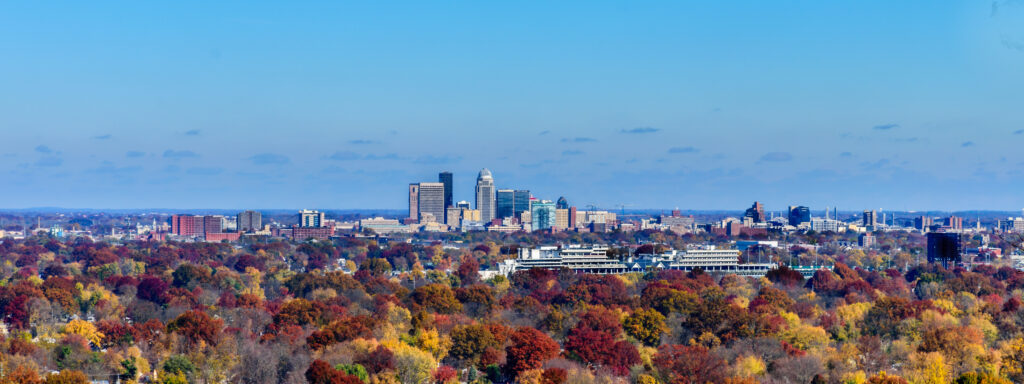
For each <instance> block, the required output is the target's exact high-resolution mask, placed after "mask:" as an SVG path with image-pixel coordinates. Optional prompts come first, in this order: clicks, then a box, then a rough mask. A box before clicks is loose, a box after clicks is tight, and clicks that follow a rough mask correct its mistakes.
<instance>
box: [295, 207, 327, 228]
mask: <svg viewBox="0 0 1024 384" xmlns="http://www.w3.org/2000/svg"><path fill="white" fill-rule="evenodd" d="M299 226H300V227H305V228H320V227H325V226H327V221H326V220H325V219H324V213H323V212H320V211H311V210H308V209H303V210H301V211H299Z"/></svg>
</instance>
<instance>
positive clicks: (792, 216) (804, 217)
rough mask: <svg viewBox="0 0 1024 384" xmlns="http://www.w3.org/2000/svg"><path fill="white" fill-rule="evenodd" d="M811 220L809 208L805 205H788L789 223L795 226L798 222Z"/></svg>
mask: <svg viewBox="0 0 1024 384" xmlns="http://www.w3.org/2000/svg"><path fill="white" fill-rule="evenodd" d="M809 222H811V209H810V208H807V207H805V206H802V205H801V206H795V207H794V206H790V207H789V225H792V226H794V227H797V226H799V225H800V223H809Z"/></svg>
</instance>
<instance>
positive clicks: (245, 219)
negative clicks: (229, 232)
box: [235, 211, 263, 232]
mask: <svg viewBox="0 0 1024 384" xmlns="http://www.w3.org/2000/svg"><path fill="white" fill-rule="evenodd" d="M235 220H236V221H235V227H236V228H238V232H253V231H259V230H260V229H263V214H261V213H259V212H256V211H243V212H241V213H239V214H238V216H236V217H235Z"/></svg>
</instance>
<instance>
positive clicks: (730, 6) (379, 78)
mask: <svg viewBox="0 0 1024 384" xmlns="http://www.w3.org/2000/svg"><path fill="white" fill-rule="evenodd" d="M0 52H2V55H0V57H2V59H0V135H2V137H3V140H2V141H3V145H2V146H0V179H2V180H3V186H2V187H0V207H5V208H22V207H35V206H60V207H79V208H86V207H89V208H145V207H161V208H249V207H257V208H301V207H309V208H339V209H340V208H402V207H404V206H405V204H406V200H405V196H404V193H405V191H406V185H407V184H408V183H409V182H413V181H432V180H435V179H436V173H437V172H438V171H440V170H450V171H453V172H454V173H455V181H456V191H455V198H456V199H460V200H461V199H465V200H472V183H473V180H474V179H475V176H476V172H477V171H478V170H479V169H480V168H482V167H487V168H490V169H491V170H492V171H493V172H494V176H495V179H496V183H497V184H498V186H499V187H502V188H504V187H509V188H527V189H531V190H532V191H534V194H535V195H536V196H538V197H541V198H549V199H555V198H557V197H558V196H560V195H565V196H566V197H567V198H568V199H569V200H570V201H571V202H573V203H575V204H577V205H580V206H583V205H586V204H595V205H598V206H606V207H611V206H613V205H617V204H620V203H621V204H628V205H630V206H631V207H634V208H672V207H680V208H684V209H723V208H742V207H744V206H747V205H749V204H750V202H751V201H753V200H760V201H762V202H765V204H766V206H767V207H768V208H771V209H779V208H781V207H784V206H786V205H790V204H804V205H809V206H811V207H813V208H815V209H820V208H822V207H823V206H826V205H829V206H835V205H838V206H839V207H840V208H841V209H850V210H854V209H864V208H885V209H898V210H904V209H906V210H913V209H948V210H957V209H971V208H981V209H1006V210H1017V209H1020V208H1022V207H1024V193H1021V191H1022V190H1024V174H1022V169H1024V153H1022V151H1021V148H1022V144H1024V92H1022V89H1024V71H1021V68H1024V2H1021V1H1008V2H1007V1H997V2H986V1H949V2H935V1H900V2H893V1H857V2H822V1H785V2H764V1H733V2H688V1H666V2H601V1H581V2H568V1H567V2H557V4H556V3H555V2H458V1H443V2H422V1H419V2H334V1H330V2H328V1H324V2H316V1H309V2H301V3H300V2H280V3H270V2H260V1H244V2H243V1H237V2H230V1H226V2H208V1H205V2H199V1H179V2H139V1H123V2H114V1H112V2H104V3H102V4H100V3H90V2H64V3H55V2H14V1H11V2H3V3H0Z"/></svg>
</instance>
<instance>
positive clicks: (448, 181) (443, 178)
mask: <svg viewBox="0 0 1024 384" xmlns="http://www.w3.org/2000/svg"><path fill="white" fill-rule="evenodd" d="M437 182H439V183H441V184H444V209H448V208H451V207H452V206H453V205H452V173H451V172H441V173H438V174H437Z"/></svg>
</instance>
